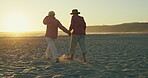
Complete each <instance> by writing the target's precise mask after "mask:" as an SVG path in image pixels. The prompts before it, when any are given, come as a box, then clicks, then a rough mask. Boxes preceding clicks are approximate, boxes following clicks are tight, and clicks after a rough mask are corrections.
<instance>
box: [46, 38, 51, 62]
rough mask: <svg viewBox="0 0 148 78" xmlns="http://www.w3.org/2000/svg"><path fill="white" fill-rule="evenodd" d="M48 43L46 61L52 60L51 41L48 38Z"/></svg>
mask: <svg viewBox="0 0 148 78" xmlns="http://www.w3.org/2000/svg"><path fill="white" fill-rule="evenodd" d="M46 41H47V43H48V46H47V48H46V51H45V58H46V59H50V58H51V43H50V39H49V38H48V37H46Z"/></svg>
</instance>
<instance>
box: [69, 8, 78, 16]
mask: <svg viewBox="0 0 148 78" xmlns="http://www.w3.org/2000/svg"><path fill="white" fill-rule="evenodd" d="M70 14H71V15H72V14H80V12H78V10H77V9H73V10H72V13H70Z"/></svg>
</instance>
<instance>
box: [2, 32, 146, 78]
mask: <svg viewBox="0 0 148 78" xmlns="http://www.w3.org/2000/svg"><path fill="white" fill-rule="evenodd" d="M86 42H87V51H88V52H87V62H86V63H84V62H81V50H80V48H79V47H77V49H76V55H75V59H76V60H73V61H71V60H66V59H65V60H63V59H61V61H60V62H59V63H55V62H53V61H52V60H44V59H43V58H42V57H43V56H44V53H45V50H46V47H47V43H46V41H45V38H44V37H1V38H0V78H148V34H124V35H123V34H98V35H87V36H86ZM69 44H70V38H69V37H67V36H60V37H59V38H58V39H57V40H56V46H57V49H58V52H59V56H62V55H63V54H66V55H67V54H69Z"/></svg>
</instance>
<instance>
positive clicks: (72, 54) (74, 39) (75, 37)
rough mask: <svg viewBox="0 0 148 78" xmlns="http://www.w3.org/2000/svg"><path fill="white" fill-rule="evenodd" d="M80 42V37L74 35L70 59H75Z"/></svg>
mask: <svg viewBox="0 0 148 78" xmlns="http://www.w3.org/2000/svg"><path fill="white" fill-rule="evenodd" d="M78 40H79V35H72V38H71V46H70V54H71V55H70V58H69V59H73V56H74V53H75V49H76V45H77V42H78Z"/></svg>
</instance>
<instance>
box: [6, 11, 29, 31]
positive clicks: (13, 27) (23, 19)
mask: <svg viewBox="0 0 148 78" xmlns="http://www.w3.org/2000/svg"><path fill="white" fill-rule="evenodd" d="M4 24H5V27H4V28H5V29H4V30H5V31H6V32H25V31H28V27H27V26H30V22H29V18H27V16H25V15H23V14H21V13H11V14H9V15H7V16H6V18H5V22H4Z"/></svg>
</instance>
